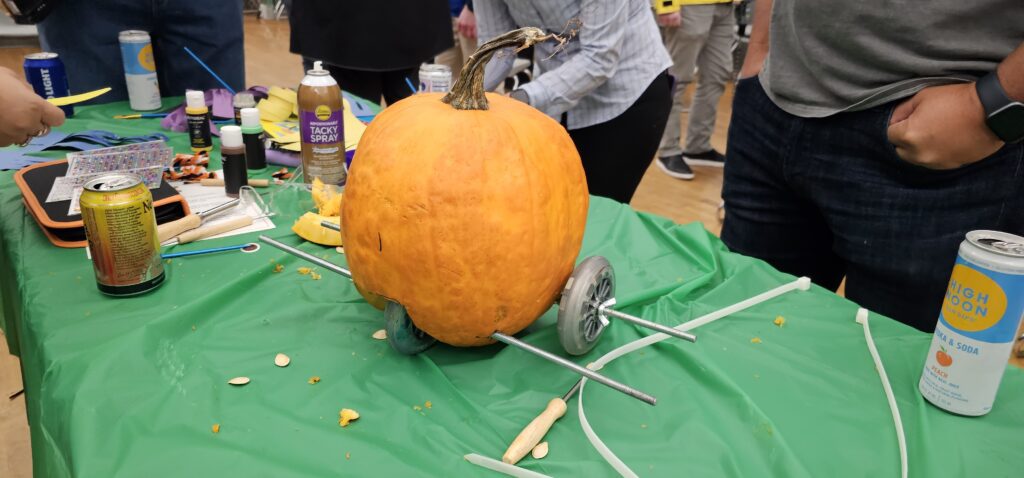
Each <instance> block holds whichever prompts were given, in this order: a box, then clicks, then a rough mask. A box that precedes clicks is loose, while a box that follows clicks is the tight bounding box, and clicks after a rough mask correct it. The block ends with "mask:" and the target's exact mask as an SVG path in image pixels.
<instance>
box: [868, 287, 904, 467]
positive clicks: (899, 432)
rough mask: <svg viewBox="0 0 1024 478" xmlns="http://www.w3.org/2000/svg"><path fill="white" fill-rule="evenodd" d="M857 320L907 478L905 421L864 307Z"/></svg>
mask: <svg viewBox="0 0 1024 478" xmlns="http://www.w3.org/2000/svg"><path fill="white" fill-rule="evenodd" d="M856 320H857V323H858V324H861V325H863V326H864V340H865V341H867V343H868V351H869V352H871V359H872V360H874V361H875V370H878V377H879V378H880V379H882V390H885V399H886V400H888V401H889V411H891V412H892V422H893V425H895V426H896V440H897V442H899V447H900V476H902V477H903V478H907V438H906V436H905V435H904V434H903V419H901V418H900V407H898V406H896V397H895V396H894V395H893V393H892V385H890V384H889V376H888V375H887V374H886V373H885V367H884V366H883V365H882V357H880V356H879V355H878V349H877V348H876V347H875V339H873V338H872V337H871V327H870V326H868V310H867V309H865V308H863V307H861V308H860V309H859V310H857V319H856Z"/></svg>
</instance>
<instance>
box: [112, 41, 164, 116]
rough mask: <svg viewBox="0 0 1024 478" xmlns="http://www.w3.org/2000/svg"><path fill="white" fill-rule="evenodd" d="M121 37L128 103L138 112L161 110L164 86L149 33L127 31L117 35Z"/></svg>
mask: <svg viewBox="0 0 1024 478" xmlns="http://www.w3.org/2000/svg"><path fill="white" fill-rule="evenodd" d="M117 40H118V41H119V42H120V43H121V61H122V62H123V63H124V81H125V83H126V86H127V87H128V105H129V106H131V108H132V109H133V110H136V111H152V110H155V109H160V106H161V104H160V85H159V83H158V82H157V79H156V60H155V59H154V58H153V43H152V42H151V41H150V40H149V32H145V31H142V30H125V31H123V32H121V33H119V34H118V35H117Z"/></svg>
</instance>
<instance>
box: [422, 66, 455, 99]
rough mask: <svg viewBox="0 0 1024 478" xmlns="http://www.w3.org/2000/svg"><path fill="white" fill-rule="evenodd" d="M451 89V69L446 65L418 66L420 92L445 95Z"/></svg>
mask: <svg viewBox="0 0 1024 478" xmlns="http://www.w3.org/2000/svg"><path fill="white" fill-rule="evenodd" d="M450 89H452V69H451V68H448V66H447V65H435V64H433V63H424V64H422V65H420V91H422V92H428V93H430V92H433V93H447V92H448V90H450Z"/></svg>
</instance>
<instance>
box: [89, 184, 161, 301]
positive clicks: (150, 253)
mask: <svg viewBox="0 0 1024 478" xmlns="http://www.w3.org/2000/svg"><path fill="white" fill-rule="evenodd" d="M79 201H80V205H81V210H82V222H84V223H85V235H86V238H88V240H89V253H90V254H91V255H92V264H93V269H94V270H95V272H96V285H97V287H99V289H100V292H103V293H104V294H107V295H113V296H130V295H137V294H142V293H144V292H148V291H150V290H153V289H155V288H156V287H157V286H159V285H160V284H162V283H163V281H164V264H163V262H161V260H160V239H159V236H157V232H156V215H155V214H154V212H153V195H152V194H150V193H149V188H147V187H146V185H145V184H143V183H142V180H141V179H139V177H138V176H136V175H134V174H109V175H105V176H100V177H97V178H93V179H91V180H89V181H88V182H86V183H85V186H84V187H83V190H82V196H81V198H80V199H79Z"/></svg>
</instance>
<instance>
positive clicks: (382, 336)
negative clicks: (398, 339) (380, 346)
mask: <svg viewBox="0 0 1024 478" xmlns="http://www.w3.org/2000/svg"><path fill="white" fill-rule="evenodd" d="M373 338H375V339H377V340H385V339H387V338H388V332H387V331H386V330H384V329H380V330H378V331H376V332H374V333H373Z"/></svg>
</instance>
